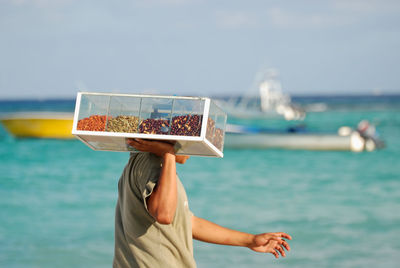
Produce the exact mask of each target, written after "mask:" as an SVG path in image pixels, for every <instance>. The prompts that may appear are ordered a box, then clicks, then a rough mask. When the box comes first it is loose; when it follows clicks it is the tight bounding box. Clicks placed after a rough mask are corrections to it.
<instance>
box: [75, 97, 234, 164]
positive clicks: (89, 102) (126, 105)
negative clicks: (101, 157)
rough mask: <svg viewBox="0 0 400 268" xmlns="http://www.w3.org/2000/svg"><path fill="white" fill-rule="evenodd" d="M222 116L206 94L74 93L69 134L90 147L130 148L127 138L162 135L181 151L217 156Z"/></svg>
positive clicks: (221, 139) (219, 154)
mask: <svg viewBox="0 0 400 268" xmlns="http://www.w3.org/2000/svg"><path fill="white" fill-rule="evenodd" d="M226 120H227V115H226V113H225V112H224V111H223V110H221V109H220V108H219V107H218V106H217V105H216V104H215V103H214V102H213V101H212V100H211V99H209V98H203V97H178V96H158V95H138V94H136V95H134V94H111V93H110V94H109V93H93V92H79V93H78V95H77V98H76V106H75V115H74V123H73V128H72V134H73V135H75V136H76V137H77V138H79V139H80V140H81V141H82V142H84V143H85V144H87V145H88V146H89V147H90V148H92V149H94V150H103V151H121V152H123V151H135V149H134V148H132V147H131V146H129V145H127V139H128V138H141V139H150V140H168V141H173V142H175V151H176V153H177V154H182V155H197V156H214V157H223V148H224V137H225V125H226Z"/></svg>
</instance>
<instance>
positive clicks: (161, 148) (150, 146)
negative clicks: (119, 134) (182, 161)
mask: <svg viewBox="0 0 400 268" xmlns="http://www.w3.org/2000/svg"><path fill="white" fill-rule="evenodd" d="M126 143H127V144H128V145H130V146H132V147H133V148H135V149H136V150H138V151H141V152H149V153H153V154H155V155H157V156H160V157H164V155H165V154H172V155H175V151H174V145H173V144H171V143H168V142H162V141H149V140H142V139H127V141H126Z"/></svg>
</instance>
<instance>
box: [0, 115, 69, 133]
mask: <svg viewBox="0 0 400 268" xmlns="http://www.w3.org/2000/svg"><path fill="white" fill-rule="evenodd" d="M0 122H1V123H2V124H3V126H4V128H5V129H6V130H7V131H8V132H9V133H10V134H11V135H12V136H14V137H16V138H44V139H47V138H50V139H73V138H74V136H73V135H72V134H71V131H72V122H73V113H62V112H19V113H11V114H7V115H4V116H2V117H1V118H0Z"/></svg>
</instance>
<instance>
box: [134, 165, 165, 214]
mask: <svg viewBox="0 0 400 268" xmlns="http://www.w3.org/2000/svg"><path fill="white" fill-rule="evenodd" d="M160 173H161V167H159V166H153V167H152V168H149V169H147V170H143V172H140V174H138V176H135V177H136V181H135V183H136V185H137V188H138V189H139V191H140V195H141V199H142V201H143V205H144V207H145V208H146V210H147V211H148V208H147V203H146V200H147V198H148V197H149V196H150V195H151V194H152V193H153V191H154V188H155V187H156V185H157V182H158V179H159V178H160Z"/></svg>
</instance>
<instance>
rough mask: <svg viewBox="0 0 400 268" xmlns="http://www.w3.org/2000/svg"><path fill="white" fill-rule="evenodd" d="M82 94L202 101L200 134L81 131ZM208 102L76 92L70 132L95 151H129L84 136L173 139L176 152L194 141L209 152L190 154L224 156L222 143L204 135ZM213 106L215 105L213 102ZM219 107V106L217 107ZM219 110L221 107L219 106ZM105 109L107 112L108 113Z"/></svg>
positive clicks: (179, 98)
mask: <svg viewBox="0 0 400 268" xmlns="http://www.w3.org/2000/svg"><path fill="white" fill-rule="evenodd" d="M82 95H97V96H102V95H103V96H108V97H110V98H111V97H113V96H115V97H124V96H126V97H137V98H157V99H159V98H161V99H164V98H165V99H178V100H201V101H204V112H203V114H202V116H203V119H202V124H201V132H200V136H177V135H165V134H164V135H158V134H143V133H118V132H108V131H82V130H77V125H78V120H79V111H80V105H81V98H82ZM210 104H211V99H210V98H206V97H182V96H165V95H146V94H117V93H98V92H78V94H77V97H76V105H75V113H74V121H73V126H72V134H73V135H74V136H75V137H77V138H78V139H79V140H81V141H82V142H83V143H85V144H86V145H87V146H88V147H90V148H91V149H93V150H97V151H113V152H129V150H104V149H97V148H95V147H93V146H92V145H91V144H89V142H87V141H86V139H85V138H88V137H89V138H90V137H96V136H97V137H116V138H118V137H119V138H121V139H124V140H125V138H139V139H153V140H174V141H177V144H176V146H175V147H176V149H177V152H176V153H177V154H183V153H180V152H179V146H181V144H182V143H184V142H188V143H191V142H195V143H201V144H202V145H203V146H204V147H205V148H204V149H206V148H207V149H208V151H209V152H210V154H207V155H205V154H201V153H200V154H193V153H191V154H190V155H192V156H205V157H220V158H222V157H224V154H223V145H222V149H221V150H220V149H218V148H217V147H216V146H215V145H214V144H212V143H211V142H210V141H209V140H208V139H207V137H206V131H207V122H208V118H209V112H210ZM214 105H215V106H217V105H216V104H215V103H214ZM217 107H218V106H217ZM218 108H219V107H218ZM219 109H220V110H221V111H222V109H221V108H219ZM108 112H109V111H108V110H107V114H108ZM224 114H225V119H224V120H225V122H224V125H223V127H224V129H223V133H224V138H225V128H226V118H227V116H226V113H224Z"/></svg>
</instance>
